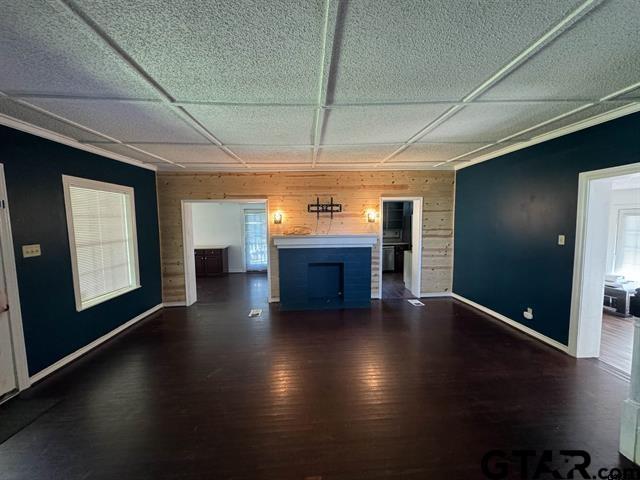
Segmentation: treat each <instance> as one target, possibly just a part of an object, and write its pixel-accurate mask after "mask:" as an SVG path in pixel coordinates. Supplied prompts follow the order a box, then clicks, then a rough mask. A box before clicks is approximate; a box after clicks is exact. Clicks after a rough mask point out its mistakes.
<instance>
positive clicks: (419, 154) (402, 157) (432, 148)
mask: <svg viewBox="0 0 640 480" xmlns="http://www.w3.org/2000/svg"><path fill="white" fill-rule="evenodd" d="M484 145H485V144H483V143H432V144H427V143H416V144H413V145H411V146H410V147H409V148H407V149H406V150H404V151H403V152H401V153H399V154H398V155H396V156H395V157H393V158H391V159H389V160H388V163H398V162H400V163H407V162H421V163H440V162H445V161H447V160H450V159H452V158H454V157H457V156H459V155H463V154H465V153H467V152H471V151H473V150H475V149H477V148H480V147H482V146H484Z"/></svg>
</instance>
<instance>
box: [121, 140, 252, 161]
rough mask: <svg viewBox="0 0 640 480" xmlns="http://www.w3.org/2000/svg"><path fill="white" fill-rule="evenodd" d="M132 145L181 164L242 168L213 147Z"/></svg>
mask: <svg viewBox="0 0 640 480" xmlns="http://www.w3.org/2000/svg"><path fill="white" fill-rule="evenodd" d="M132 145H133V146H134V147H138V148H141V149H142V150H145V151H147V152H150V153H153V154H155V155H159V156H161V157H162V158H166V159H168V160H171V161H173V162H177V163H182V164H188V163H216V164H233V165H238V166H242V164H241V163H240V162H239V161H238V160H236V159H234V158H232V157H231V156H229V155H227V154H226V153H225V152H224V151H223V150H222V149H220V148H219V147H216V146H215V145H199V144H174V143H171V144H169V143H167V144H165V143H141V144H132Z"/></svg>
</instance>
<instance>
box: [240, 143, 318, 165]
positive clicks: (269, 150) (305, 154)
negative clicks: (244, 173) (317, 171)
mask: <svg viewBox="0 0 640 480" xmlns="http://www.w3.org/2000/svg"><path fill="white" fill-rule="evenodd" d="M229 148H230V149H231V150H232V151H233V152H234V153H235V154H236V155H238V156H239V157H240V158H242V160H244V161H245V162H247V163H304V164H306V165H311V160H312V156H311V153H312V152H311V148H285V147H244V146H235V145H233V146H230V147H229Z"/></svg>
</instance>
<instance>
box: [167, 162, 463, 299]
mask: <svg viewBox="0 0 640 480" xmlns="http://www.w3.org/2000/svg"><path fill="white" fill-rule="evenodd" d="M157 178H158V201H159V209H160V238H161V249H162V252H161V253H162V275H163V300H164V301H165V302H181V301H184V300H185V282H184V260H183V259H184V255H183V249H182V213H181V201H182V200H206V199H234V198H238V199H249V198H266V199H268V200H269V212H268V220H269V223H270V224H269V229H270V232H269V233H270V236H271V235H283V234H285V235H286V234H329V233H330V234H358V233H360V234H362V233H375V234H376V235H378V234H379V229H380V224H379V223H378V222H376V223H369V222H367V219H366V217H365V212H366V210H368V209H375V210H376V211H378V210H379V206H380V198H381V197H394V196H395V197H399V196H422V197H423V217H424V218H423V235H422V236H423V244H422V248H423V251H422V293H439V292H449V291H451V281H452V253H453V249H452V243H453V200H454V183H455V174H454V172H451V171H384V172H287V173H285V172H277V173H276V172H273V173H173V172H171V173H169V172H166V173H158V177H157ZM331 196H333V199H334V202H336V203H342V208H343V212H342V213H338V214H335V215H334V218H333V221H331V220H330V219H329V217H328V216H321V217H320V220H319V221H318V220H316V215H315V214H312V213H308V212H307V204H308V203H314V202H315V201H316V197H320V202H323V201H328V200H329V197H331ZM278 210H279V211H282V212H283V214H284V219H283V222H282V224H281V225H274V224H273V221H272V219H273V212H275V211H278ZM269 246H270V261H271V297H272V298H277V297H279V289H278V255H277V251H276V249H275V247H274V246H273V242H272V241H271V238H269ZM378 249H379V246H376V247H375V248H374V250H373V258H372V279H371V281H372V294H373V295H377V294H378V276H379V274H378V271H379V250H378Z"/></svg>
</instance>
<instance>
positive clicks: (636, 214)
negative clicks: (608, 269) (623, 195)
mask: <svg viewBox="0 0 640 480" xmlns="http://www.w3.org/2000/svg"><path fill="white" fill-rule="evenodd" d="M615 273H617V274H618V275H624V276H625V278H627V279H628V280H633V281H640V209H637V208H634V209H626V210H620V215H619V217H618V236H617V239H616V256H615Z"/></svg>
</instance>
